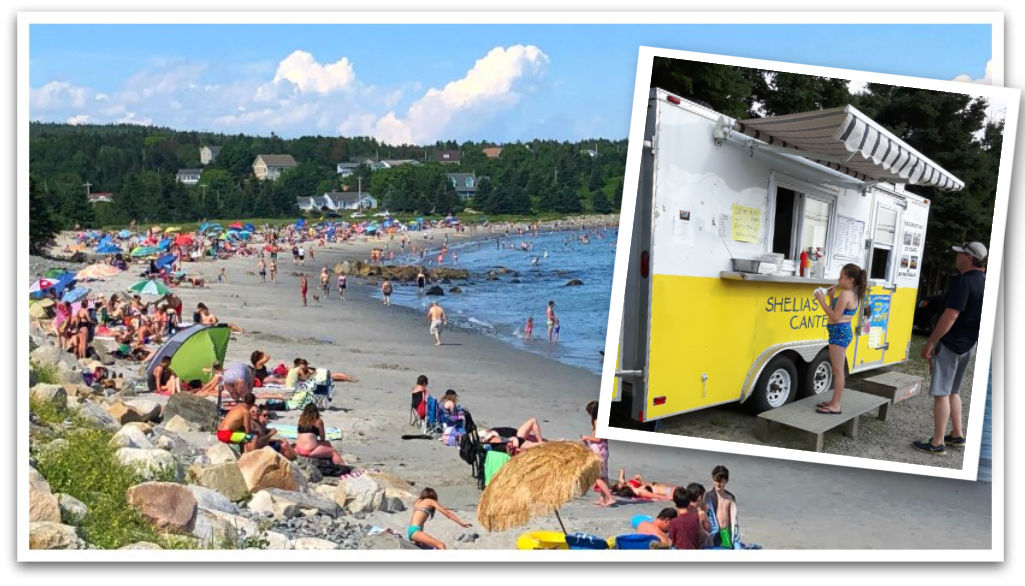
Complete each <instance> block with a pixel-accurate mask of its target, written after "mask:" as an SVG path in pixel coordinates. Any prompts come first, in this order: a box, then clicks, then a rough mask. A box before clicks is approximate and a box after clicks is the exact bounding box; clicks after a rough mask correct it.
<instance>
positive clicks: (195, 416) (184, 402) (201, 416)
mask: <svg viewBox="0 0 1025 586" xmlns="http://www.w3.org/2000/svg"><path fill="white" fill-rule="evenodd" d="M175 415H180V416H181V417H182V418H183V419H185V420H186V421H191V422H192V423H194V424H196V425H197V426H198V427H199V429H200V430H202V431H208V432H214V431H216V430H217V422H218V420H219V419H220V418H219V416H218V413H217V404H216V403H215V402H213V401H209V400H207V399H205V398H203V397H197V396H195V395H193V394H191V393H175V394H174V395H171V398H170V399H169V400H168V401H167V405H165V406H164V419H165V420H169V419H171V418H173V417H174V416H175Z"/></svg>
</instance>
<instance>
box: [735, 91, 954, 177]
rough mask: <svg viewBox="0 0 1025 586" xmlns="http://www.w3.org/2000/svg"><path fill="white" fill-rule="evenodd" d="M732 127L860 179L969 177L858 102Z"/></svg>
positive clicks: (759, 119) (747, 121)
mask: <svg viewBox="0 0 1025 586" xmlns="http://www.w3.org/2000/svg"><path fill="white" fill-rule="evenodd" d="M733 129H734V130H735V131H739V132H742V133H744V134H746V135H748V136H751V137H753V138H756V139H759V140H762V141H764V142H765V143H767V144H769V145H771V146H776V147H782V148H783V149H793V150H794V152H793V154H797V155H801V156H803V157H806V158H808V159H811V160H813V161H815V162H817V163H820V164H822V165H825V166H826V167H829V168H830V169H833V170H836V171H839V172H841V173H845V174H847V175H850V176H851V177H854V178H856V179H859V180H861V181H885V182H890V183H908V184H911V185H926V186H931V187H936V188H939V189H943V190H946V191H957V190H959V189H962V188H963V187H964V182H963V181H961V180H960V179H958V178H957V177H955V176H954V175H953V174H952V173H950V172H949V171H947V170H945V169H943V168H942V167H940V166H939V165H937V164H936V163H934V162H932V161H930V160H929V159H928V158H927V157H926V156H925V155H923V154H922V153H919V152H918V151H916V150H915V149H913V148H911V147H910V146H908V144H907V143H905V142H904V141H902V140H901V139H899V138H897V137H896V136H894V134H893V133H891V132H890V131H888V130H886V129H885V128H883V127H882V126H880V125H879V124H877V123H876V122H875V121H874V120H872V119H871V118H869V117H868V116H866V115H864V114H863V113H861V112H859V111H858V109H857V108H855V107H854V106H849V105H848V106H844V107H842V108H832V109H829V110H817V111H814V112H801V113H798V114H787V115H785V116H770V117H767V118H752V119H749V120H738V121H736V122H735V123H734V125H733Z"/></svg>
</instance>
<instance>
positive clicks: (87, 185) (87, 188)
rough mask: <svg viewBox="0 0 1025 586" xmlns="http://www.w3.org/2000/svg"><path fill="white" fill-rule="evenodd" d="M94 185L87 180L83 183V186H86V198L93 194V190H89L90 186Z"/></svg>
mask: <svg viewBox="0 0 1025 586" xmlns="http://www.w3.org/2000/svg"><path fill="white" fill-rule="evenodd" d="M92 186H93V184H92V183H89V182H88V181H86V182H85V183H83V184H82V187H85V198H86V199H89V196H90V195H91V192H90V191H89V188H90V187H92Z"/></svg>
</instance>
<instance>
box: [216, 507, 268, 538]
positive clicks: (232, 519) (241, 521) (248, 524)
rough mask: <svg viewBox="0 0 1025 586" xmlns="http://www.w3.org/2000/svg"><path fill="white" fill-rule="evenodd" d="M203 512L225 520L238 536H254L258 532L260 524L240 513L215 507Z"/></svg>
mask: <svg viewBox="0 0 1025 586" xmlns="http://www.w3.org/2000/svg"><path fill="white" fill-rule="evenodd" d="M203 512H204V513H206V514H207V515H209V516H213V517H216V518H218V519H221V520H222V521H226V522H227V523H228V526H229V527H231V530H232V531H233V532H234V533H235V534H236V535H238V536H240V537H255V536H257V535H259V533H260V526H259V525H257V524H256V522H255V521H252V520H250V519H247V518H245V517H243V516H241V515H232V514H231V513H225V512H224V511H218V510H217V509H204V510H203Z"/></svg>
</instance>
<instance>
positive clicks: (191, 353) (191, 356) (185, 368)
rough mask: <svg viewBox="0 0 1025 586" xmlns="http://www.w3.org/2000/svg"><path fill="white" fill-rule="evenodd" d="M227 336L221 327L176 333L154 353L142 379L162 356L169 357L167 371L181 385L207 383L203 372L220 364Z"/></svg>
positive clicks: (226, 328)
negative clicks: (196, 382) (189, 382)
mask: <svg viewBox="0 0 1025 586" xmlns="http://www.w3.org/2000/svg"><path fill="white" fill-rule="evenodd" d="M230 335H231V328H229V327H228V326H227V325H225V324H216V325H211V326H204V325H199V324H197V325H193V326H191V327H188V328H185V329H184V330H180V331H178V332H177V333H176V334H174V335H173V336H171V337H170V338H168V339H167V341H166V342H164V344H163V345H162V346H161V347H160V348H158V349H157V353H156V354H154V355H153V359H152V360H151V361H150V362H149V364H148V365H147V366H146V378H147V379H149V377H151V376H152V375H153V369H154V368H156V366H157V365H158V364H160V361H161V360H162V359H163V358H164V356H170V357H171V369H172V370H174V372H175V373H176V374H177V375H178V376H179V378H181V380H182V381H183V382H188V381H192V380H197V379H198V380H200V381H203V382H204V383H205V382H207V381H209V380H210V377H211V376H212V374H211V373H209V372H204V371H203V369H204V368H210V367H211V366H213V364H214V363H220V364H224V355H225V353H226V352H227V351H228V338H229V336H230Z"/></svg>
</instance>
